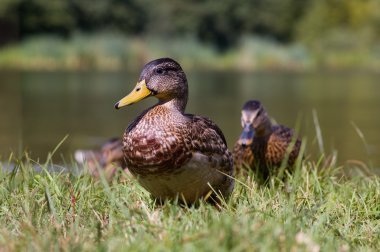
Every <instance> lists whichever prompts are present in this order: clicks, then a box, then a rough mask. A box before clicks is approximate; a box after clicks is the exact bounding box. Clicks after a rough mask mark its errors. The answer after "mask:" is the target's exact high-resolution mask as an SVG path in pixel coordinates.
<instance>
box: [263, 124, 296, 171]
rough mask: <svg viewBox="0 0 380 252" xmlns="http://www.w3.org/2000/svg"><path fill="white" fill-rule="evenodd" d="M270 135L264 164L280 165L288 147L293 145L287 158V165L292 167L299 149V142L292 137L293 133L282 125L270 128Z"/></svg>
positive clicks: (287, 151)
mask: <svg viewBox="0 0 380 252" xmlns="http://www.w3.org/2000/svg"><path fill="white" fill-rule="evenodd" d="M272 130H273V131H272V134H271V135H270V137H269V140H268V143H267V146H266V152H265V159H266V163H267V164H268V165H271V166H279V165H281V163H282V161H283V160H284V158H286V155H287V154H288V153H289V151H290V150H288V148H290V147H291V146H290V145H293V148H292V149H291V151H290V153H289V156H288V157H287V159H288V160H287V163H288V165H293V164H294V162H295V160H296V158H297V156H298V154H299V150H300V147H301V141H300V140H299V139H298V138H297V137H296V136H295V135H294V131H293V130H292V129H289V128H288V127H285V126H283V125H274V126H272Z"/></svg>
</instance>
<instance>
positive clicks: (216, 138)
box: [189, 115, 233, 175]
mask: <svg viewBox="0 0 380 252" xmlns="http://www.w3.org/2000/svg"><path fill="white" fill-rule="evenodd" d="M189 117H190V118H191V146H190V148H191V151H192V152H193V153H201V154H203V155H206V156H207V157H208V158H209V160H210V162H212V163H213V164H214V165H215V168H217V169H219V170H220V171H222V172H225V173H227V174H229V175H233V163H232V155H231V153H230V151H229V150H228V148H227V143H226V139H225V138H224V135H223V132H222V131H221V130H220V129H219V127H218V126H217V125H216V124H215V123H214V122H213V121H211V120H210V119H208V118H206V117H202V116H195V115H189Z"/></svg>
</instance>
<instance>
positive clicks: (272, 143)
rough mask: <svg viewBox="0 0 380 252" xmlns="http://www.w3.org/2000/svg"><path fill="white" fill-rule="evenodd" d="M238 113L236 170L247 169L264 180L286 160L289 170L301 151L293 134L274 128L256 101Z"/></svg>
mask: <svg viewBox="0 0 380 252" xmlns="http://www.w3.org/2000/svg"><path fill="white" fill-rule="evenodd" d="M241 112H242V115H241V125H242V127H243V132H242V133H241V135H240V138H239V140H238V141H237V142H236V144H235V146H234V149H233V157H234V165H235V169H237V170H239V171H240V169H241V168H244V167H248V168H250V169H252V170H253V171H254V172H257V175H258V176H260V177H262V178H263V179H264V180H266V179H268V177H269V175H270V174H272V173H274V172H275V171H276V170H275V169H276V167H277V168H278V167H280V166H281V164H282V162H283V161H284V160H285V159H287V160H285V161H286V162H287V166H288V167H291V166H292V165H293V164H294V163H295V160H296V159H297V157H298V155H299V151H300V148H301V140H299V139H298V138H297V137H296V136H295V134H294V131H293V130H292V129H289V128H287V127H285V126H283V125H273V124H272V122H271V120H270V119H269V117H268V114H267V112H266V111H265V109H264V107H263V106H262V104H261V103H260V102H259V101H257V100H250V101H247V102H246V103H245V104H244V106H243V109H242V111H241ZM290 149H291V150H290Z"/></svg>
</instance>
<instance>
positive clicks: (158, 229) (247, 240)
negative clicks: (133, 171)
mask: <svg viewBox="0 0 380 252" xmlns="http://www.w3.org/2000/svg"><path fill="white" fill-rule="evenodd" d="M321 160H322V159H321ZM321 163H322V162H319V163H317V164H315V163H313V162H305V163H304V164H302V165H300V166H298V167H297V169H296V172H295V173H294V175H289V174H287V175H286V177H287V178H286V180H285V181H286V182H283V181H282V180H280V179H279V178H273V179H272V180H271V181H270V183H269V184H268V185H267V186H260V185H258V184H257V183H256V182H255V179H254V178H253V177H250V176H248V177H245V178H243V177H240V178H239V181H237V183H236V188H235V191H234V193H233V195H232V197H231V199H230V200H229V201H228V202H227V203H226V204H223V206H222V209H221V210H218V209H216V208H215V207H213V206H210V205H207V204H204V203H201V204H200V206H198V207H189V208H187V207H181V206H179V205H178V204H176V203H170V202H167V203H166V204H164V205H163V206H157V205H155V204H154V202H153V201H152V200H151V199H150V197H149V195H148V194H147V193H146V192H145V191H144V190H143V189H142V188H141V187H140V186H139V185H138V184H137V183H136V181H135V180H134V179H133V178H131V177H129V176H128V175H125V174H121V175H119V177H117V178H115V180H113V181H112V183H111V184H108V183H107V182H106V181H105V180H100V181H94V180H93V179H92V178H91V177H90V176H88V175H74V174H75V173H73V172H69V173H50V172H49V171H48V170H47V167H49V165H51V164H50V163H49V162H47V163H46V164H36V163H35V162H34V161H32V160H30V159H29V158H27V157H26V158H24V160H23V161H21V160H16V164H17V169H16V170H15V171H14V172H10V173H9V172H4V171H3V172H1V173H0V197H1V201H2V202H1V207H0V249H1V250H3V251H5V250H8V251H14V250H26V249H28V250H63V251H72V250H84V251H94V250H109V251H119V250H128V251H129V250H133V251H146V250H152V251H162V250H168V249H170V250H181V251H194V250H208V251H209V250H212V251H231V250H234V251H245V250H249V251H252V250H253V251H255V250H263V251H278V250H281V251H293V250H297V251H348V250H355V251H358V250H359V251H360V250H366V251H371V250H372V251H378V250H379V248H380V239H379V233H380V232H379V231H380V230H379V227H380V225H379V224H380V222H379V206H380V204H379V203H380V191H379V190H380V180H379V178H378V177H373V178H370V177H355V178H352V179H348V178H339V177H340V176H338V174H337V169H336V168H334V167H331V166H330V165H321ZM35 166H39V167H41V168H42V173H36V172H34V169H33V167H35ZM74 171H75V169H74ZM251 176H252V174H251Z"/></svg>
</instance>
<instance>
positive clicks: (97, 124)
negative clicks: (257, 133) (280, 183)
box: [0, 72, 380, 167]
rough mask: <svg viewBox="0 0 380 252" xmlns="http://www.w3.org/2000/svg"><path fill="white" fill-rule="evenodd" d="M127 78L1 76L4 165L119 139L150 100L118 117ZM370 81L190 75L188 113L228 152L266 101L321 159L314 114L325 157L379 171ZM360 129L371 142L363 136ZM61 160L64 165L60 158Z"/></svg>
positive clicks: (379, 142)
mask: <svg viewBox="0 0 380 252" xmlns="http://www.w3.org/2000/svg"><path fill="white" fill-rule="evenodd" d="M137 78H138V74H137V73H126V72H110V73H104V72H75V73H73V72H59V73H56V72H39V73H36V72H33V73H28V72H23V73H17V72H2V73H0V80H1V82H0V108H1V109H0V119H1V120H0V160H3V161H4V160H6V159H7V158H8V157H9V154H10V153H11V152H13V153H15V154H20V153H22V152H23V151H24V150H27V151H29V152H30V153H31V156H32V157H33V158H34V159H39V160H40V161H44V160H45V159H46V157H47V153H48V152H49V151H52V150H53V149H54V147H55V146H56V145H57V144H58V143H59V142H60V140H61V139H63V138H64V136H65V135H67V134H68V135H69V137H68V139H67V140H66V141H65V142H64V143H63V145H62V146H61V147H60V148H59V150H58V153H57V154H58V155H57V157H59V158H58V160H62V159H61V158H62V157H63V158H64V159H65V160H70V159H71V158H72V153H73V151H74V150H75V149H77V148H91V147H94V146H97V145H99V144H100V143H101V142H102V141H104V140H106V139H107V138H109V137H113V136H120V135H121V134H122V133H123V131H124V128H125V127H126V126H127V125H128V124H129V123H130V122H131V121H132V120H133V118H135V117H136V116H137V115H138V114H139V113H140V112H141V111H142V110H143V109H144V108H146V107H147V106H149V105H151V104H153V103H154V102H155V100H154V98H150V99H147V100H144V101H142V102H140V103H138V104H135V105H133V106H130V107H126V108H122V109H121V110H115V109H114V107H113V105H114V104H115V102H117V101H118V100H119V99H120V98H121V97H123V96H124V95H126V94H127V93H128V92H129V91H130V89H131V88H132V85H133V84H134V83H136V80H137ZM378 79H379V76H378V75H375V74H369V73H362V72H361V73H352V72H349V73H307V74H299V73H252V74H242V73H225V72H198V73H189V74H188V80H189V88H190V97H189V103H188V107H187V111H188V112H189V113H194V114H200V115H205V116H208V117H210V118H212V119H213V120H214V121H215V122H216V123H217V124H218V125H219V126H220V128H221V129H222V130H223V132H224V134H225V136H226V139H227V141H228V144H229V147H232V146H233V143H234V142H235V140H236V139H237V137H238V136H239V134H240V131H241V128H240V109H241V107H242V105H243V103H244V102H245V101H246V100H248V99H252V98H255V99H259V100H261V101H262V103H263V104H264V106H265V107H266V109H267V111H268V112H269V114H270V115H271V116H272V117H273V118H274V119H275V120H276V121H277V122H279V123H281V124H285V125H287V126H290V127H297V128H298V131H299V132H300V134H301V135H302V136H304V137H306V138H307V142H308V145H307V150H308V153H310V155H311V156H310V158H317V157H318V155H319V147H318V144H317V141H316V137H315V135H316V134H315V125H314V123H313V117H312V111H313V109H315V111H316V112H317V115H318V119H319V122H320V126H321V130H322V135H323V141H324V142H323V144H324V149H325V151H326V153H332V152H333V151H337V153H338V160H339V163H340V164H344V163H345V162H346V161H347V160H363V161H364V162H366V163H370V164H371V165H372V166H374V167H379V166H380V155H379V154H380V133H379V129H380V116H379V108H380V84H379V83H378ZM353 125H356V126H357V127H358V128H359V129H360V130H361V131H362V133H363V134H364V137H365V139H364V141H366V143H364V141H363V139H362V138H361V137H360V136H359V134H358V133H357V130H356V129H355V127H354V126H353ZM56 159H57V158H56Z"/></svg>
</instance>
